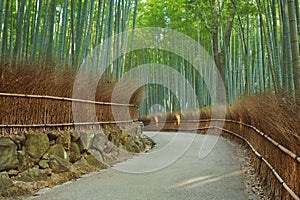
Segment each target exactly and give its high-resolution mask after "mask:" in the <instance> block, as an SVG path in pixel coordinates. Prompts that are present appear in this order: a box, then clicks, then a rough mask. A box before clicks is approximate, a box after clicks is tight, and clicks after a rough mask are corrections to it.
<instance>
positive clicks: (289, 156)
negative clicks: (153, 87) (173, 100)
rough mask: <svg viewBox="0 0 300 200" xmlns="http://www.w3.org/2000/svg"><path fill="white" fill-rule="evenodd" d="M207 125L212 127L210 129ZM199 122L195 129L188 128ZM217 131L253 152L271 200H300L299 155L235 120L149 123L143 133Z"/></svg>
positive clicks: (255, 129) (256, 165) (252, 127)
mask: <svg viewBox="0 0 300 200" xmlns="http://www.w3.org/2000/svg"><path fill="white" fill-rule="evenodd" d="M210 122H215V123H213V124H214V125H213V126H210V125H209V124H210ZM217 122H225V123H224V127H220V126H218V125H217V124H218V123H217ZM194 123H198V128H197V129H190V128H189V127H195V126H191V125H193V124H194ZM208 129H218V130H221V131H222V132H223V133H227V134H230V135H231V136H234V137H235V138H238V139H240V140H242V141H243V142H244V143H246V144H247V145H248V146H249V147H250V148H251V150H252V152H253V155H255V156H254V157H253V162H254V166H255V168H256V170H257V173H258V175H259V176H260V178H261V180H262V182H263V184H264V185H265V186H266V187H267V188H269V196H270V197H271V199H296V200H300V197H299V195H300V155H297V154H296V153H294V152H292V151H291V150H289V149H288V148H287V147H285V146H284V145H281V144H280V143H278V142H277V141H275V140H274V139H272V138H271V137H270V136H269V135H267V134H265V133H263V132H262V131H260V130H258V129H257V128H256V127H254V126H252V125H249V124H246V123H243V122H240V121H235V120H228V119H226V120H224V119H201V120H180V127H179V124H178V122H177V121H175V120H167V121H165V122H161V121H157V120H156V121H155V120H153V121H151V122H150V124H149V125H147V126H146V127H145V130H161V131H177V130H181V131H205V130H208Z"/></svg>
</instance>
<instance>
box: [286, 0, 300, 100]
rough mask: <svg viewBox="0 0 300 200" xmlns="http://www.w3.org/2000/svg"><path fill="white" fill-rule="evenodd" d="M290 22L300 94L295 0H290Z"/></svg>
mask: <svg viewBox="0 0 300 200" xmlns="http://www.w3.org/2000/svg"><path fill="white" fill-rule="evenodd" d="M288 10H289V12H288V13H289V24H290V40H291V48H292V63H293V76H294V86H295V93H296V95H297V96H300V66H299V65H300V62H299V46H298V36H297V23H296V14H295V1H294V0H288Z"/></svg>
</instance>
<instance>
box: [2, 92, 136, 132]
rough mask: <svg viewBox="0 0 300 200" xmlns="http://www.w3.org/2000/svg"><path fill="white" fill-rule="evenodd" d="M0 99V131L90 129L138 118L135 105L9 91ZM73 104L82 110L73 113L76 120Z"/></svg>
mask: <svg viewBox="0 0 300 200" xmlns="http://www.w3.org/2000/svg"><path fill="white" fill-rule="evenodd" d="M0 102H1V103H0V105H1V106H0V130H1V131H2V134H4V133H6V134H11V133H15V132H18V131H23V130H28V129H30V130H39V129H43V130H45V129H46V130H53V129H62V128H63V129H69V128H73V127H74V126H78V127H80V128H82V129H90V128H93V127H95V126H99V125H104V124H117V123H118V124H123V123H124V124H126V123H132V122H133V121H136V119H137V118H138V107H137V106H136V105H134V104H121V103H113V102H97V101H91V100H83V99H72V98H66V97H55V96H43V95H29V94H10V93H0ZM72 106H73V107H74V106H75V107H79V108H80V111H81V112H77V113H76V122H75V121H74V119H73V110H72ZM112 107H117V109H115V110H117V112H114V113H112ZM128 110H129V116H128ZM94 113H96V118H95V115H94ZM116 117H117V119H118V121H116V120H115V118H116Z"/></svg>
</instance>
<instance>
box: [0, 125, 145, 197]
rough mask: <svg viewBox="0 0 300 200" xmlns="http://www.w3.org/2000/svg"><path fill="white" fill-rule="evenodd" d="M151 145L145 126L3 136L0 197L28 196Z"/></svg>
mask: <svg viewBox="0 0 300 200" xmlns="http://www.w3.org/2000/svg"><path fill="white" fill-rule="evenodd" d="M149 146H151V144H150V143H149V141H147V139H146V138H145V137H144V136H143V135H142V130H141V124H140V123H133V124H131V125H129V126H127V127H125V128H124V129H120V128H118V127H117V126H109V127H106V128H103V129H102V130H97V131H96V130H86V131H81V130H80V131H77V130H71V131H65V132H54V131H51V132H45V133H20V134H17V135H10V136H7V137H0V194H1V195H2V197H4V196H6V197H7V196H15V195H25V194H30V193H33V192H35V191H36V190H38V189H40V188H43V187H51V186H54V185H56V184H60V183H62V182H65V181H67V180H70V179H74V178H77V177H79V176H80V175H82V174H84V173H87V172H91V171H95V170H100V169H104V168H107V167H110V166H111V165H113V164H115V163H117V162H120V161H122V160H126V159H128V158H130V157H132V155H133V154H134V153H139V152H143V151H145V149H147V148H148V147H149Z"/></svg>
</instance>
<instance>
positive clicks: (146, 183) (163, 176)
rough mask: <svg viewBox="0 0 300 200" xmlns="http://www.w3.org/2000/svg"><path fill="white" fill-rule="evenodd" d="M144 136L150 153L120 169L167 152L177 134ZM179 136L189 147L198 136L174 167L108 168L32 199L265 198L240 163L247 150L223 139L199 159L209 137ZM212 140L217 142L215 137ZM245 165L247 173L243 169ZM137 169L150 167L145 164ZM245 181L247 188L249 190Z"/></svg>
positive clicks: (47, 189)
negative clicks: (189, 140)
mask: <svg viewBox="0 0 300 200" xmlns="http://www.w3.org/2000/svg"><path fill="white" fill-rule="evenodd" d="M146 134H148V135H149V136H151V138H152V139H153V140H154V141H155V142H157V146H156V147H155V148H154V149H153V150H151V152H150V153H148V154H143V155H140V156H138V157H137V158H134V159H133V160H128V161H126V162H124V163H121V164H120V166H123V167H124V166H130V165H131V164H132V163H134V162H142V161H141V160H140V158H143V157H147V155H149V154H152V153H153V152H159V151H160V150H162V149H164V148H165V147H166V146H167V145H166V144H168V143H170V141H173V137H174V135H175V133H159V134H154V133H151V132H148V133H146ZM178 135H179V139H180V140H179V143H185V142H186V141H185V139H186V138H189V137H195V138H194V142H193V143H192V145H191V146H190V147H189V148H188V149H187V151H185V153H184V154H183V155H182V156H181V157H180V158H179V159H177V160H176V162H174V163H172V164H171V165H169V166H167V167H164V168H162V169H160V170H157V171H154V172H149V173H140V174H132V173H126V172H121V171H118V170H116V169H113V168H110V169H106V170H102V171H100V172H95V173H92V174H89V175H86V176H84V177H82V178H80V179H78V180H77V181H73V182H68V183H66V184H64V185H61V186H57V187H54V188H52V189H49V188H46V189H43V190H41V191H40V192H38V193H37V194H36V195H35V196H33V197H30V198H28V200H29V199H41V200H43V199H45V200H46V199H49V200H51V199H53V200H54V199H55V200H59V199H64V200H68V199H70V200H77V199H78V200H79V199H97V200H98V199H103V200H110V199H111V200H117V199H120V200H126V199H128V200H134V199H143V200H144V199H151V200H152V199H154V200H155V199H159V200H161V199H171V200H179V199H180V200H181V199H189V200H193V199H195V200H196V199H197V200H199V199H201V200H202V199H203V200H206V199H207V200H208V199H209V200H211V199H218V200H219V199H224V200H228V199H235V200H238V199H261V198H260V195H262V193H260V191H259V192H252V189H251V188H252V187H253V186H255V187H256V186H257V184H252V182H253V179H251V177H253V174H251V176H248V177H247V176H245V174H247V173H246V170H245V169H248V171H249V168H247V165H245V163H247V162H249V161H247V162H246V161H243V160H241V162H240V156H241V155H242V154H243V151H244V150H243V148H242V147H239V146H238V145H236V144H235V143H233V142H230V141H228V140H227V139H225V138H219V140H218V142H217V144H216V145H215V147H214V148H213V149H212V151H211V152H210V153H209V155H208V156H207V157H205V158H203V159H199V158H198V153H199V149H200V146H201V144H202V142H203V140H204V138H205V136H204V135H193V134H187V133H178ZM181 136H182V137H181ZM208 137H209V139H216V138H215V136H208ZM173 150H174V149H173ZM169 151H171V152H169V153H170V154H169V155H170V156H171V155H172V154H174V153H176V150H174V152H172V150H169ZM246 159H247V158H246ZM154 163H155V162H154ZM241 163H242V165H243V167H244V170H242V168H241ZM243 163H244V164H243ZM139 164H141V166H143V165H147V166H148V164H147V162H145V163H139ZM250 171H251V170H250ZM244 182H245V183H247V184H246V185H245V184H244Z"/></svg>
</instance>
